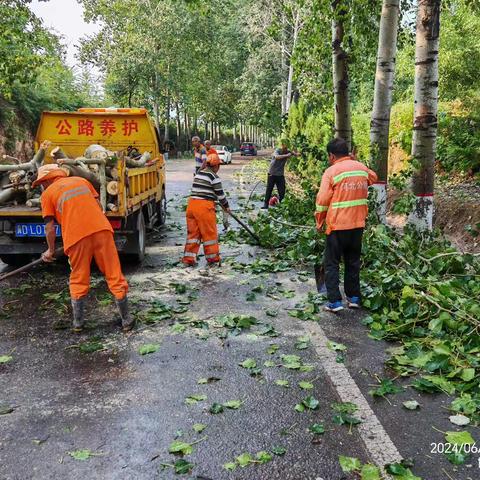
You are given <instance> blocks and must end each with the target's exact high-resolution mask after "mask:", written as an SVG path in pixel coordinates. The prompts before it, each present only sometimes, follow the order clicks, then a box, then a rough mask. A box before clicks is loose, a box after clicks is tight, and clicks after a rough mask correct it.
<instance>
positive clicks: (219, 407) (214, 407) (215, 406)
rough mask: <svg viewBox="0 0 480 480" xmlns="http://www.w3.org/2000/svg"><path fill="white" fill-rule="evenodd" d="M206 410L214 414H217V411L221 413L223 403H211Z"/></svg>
mask: <svg viewBox="0 0 480 480" xmlns="http://www.w3.org/2000/svg"><path fill="white" fill-rule="evenodd" d="M208 411H209V412H210V413H213V414H214V415H215V414H217V413H222V412H223V405H222V404H220V403H213V404H212V406H211V407H210V408H209V410H208Z"/></svg>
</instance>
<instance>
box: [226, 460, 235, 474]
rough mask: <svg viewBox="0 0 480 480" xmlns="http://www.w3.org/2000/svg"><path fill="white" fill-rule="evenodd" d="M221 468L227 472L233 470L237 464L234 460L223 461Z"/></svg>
mask: <svg viewBox="0 0 480 480" xmlns="http://www.w3.org/2000/svg"><path fill="white" fill-rule="evenodd" d="M223 468H224V469H225V470H227V471H229V472H233V471H234V470H235V469H236V468H237V464H236V463H235V462H228V463H224V464H223Z"/></svg>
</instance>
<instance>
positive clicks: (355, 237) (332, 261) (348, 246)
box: [324, 228, 363, 302]
mask: <svg viewBox="0 0 480 480" xmlns="http://www.w3.org/2000/svg"><path fill="white" fill-rule="evenodd" d="M362 236H363V228H354V229H352V230H334V231H333V232H331V233H330V235H327V242H326V246H325V258H324V265H325V285H326V287H327V296H328V301H329V302H337V301H339V300H341V299H342V294H341V293H340V288H339V283H340V273H339V270H340V261H341V259H342V257H343V261H344V264H345V276H344V282H343V283H344V288H345V295H346V296H347V297H360V256H361V254H362Z"/></svg>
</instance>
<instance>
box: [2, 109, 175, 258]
mask: <svg viewBox="0 0 480 480" xmlns="http://www.w3.org/2000/svg"><path fill="white" fill-rule="evenodd" d="M44 140H49V141H50V142H51V145H50V147H49V148H48V150H47V153H46V155H45V160H44V163H52V162H54V161H55V160H54V159H53V157H52V156H51V151H52V149H54V148H56V147H60V149H61V151H62V152H63V153H64V154H65V156H66V157H68V158H70V159H75V158H77V157H82V156H83V155H84V152H85V150H86V149H87V148H88V147H89V146H91V145H95V144H97V145H101V146H102V147H105V149H107V150H108V151H111V152H121V151H126V150H127V149H129V150H130V151H131V150H132V149H134V150H135V151H137V152H139V153H142V154H143V153H145V152H148V153H147V155H148V158H149V160H148V162H146V164H145V166H135V168H132V167H131V166H129V163H128V161H127V160H126V159H125V158H122V157H121V156H119V157H118V159H116V161H115V163H114V165H113V167H112V169H113V170H114V171H113V172H110V173H111V174H112V175H113V176H114V178H115V180H116V181H115V182H114V183H115V190H114V192H113V196H112V194H111V193H112V192H109V194H108V199H109V201H110V203H109V204H108V205H109V208H106V210H107V211H106V215H107V217H108V219H109V220H110V223H111V224H112V226H113V229H114V231H115V242H116V244H117V248H118V250H119V252H120V253H124V254H127V255H129V256H131V257H133V258H135V259H137V260H142V259H143V257H144V255H145V238H146V229H147V228H150V227H153V226H154V225H155V224H157V225H162V224H163V223H165V218H166V198H165V161H164V158H163V156H162V154H161V153H160V149H159V138H158V133H157V131H156V129H155V127H154V125H153V122H152V121H151V119H150V117H149V116H148V113H147V111H146V110H145V109H143V108H123V109H101V108H81V109H79V110H78V111H76V112H44V113H43V114H42V117H41V120H40V124H39V127H38V131H37V135H36V141H35V149H36V150H38V149H39V148H40V144H41V142H42V141H44ZM101 181H102V176H101V175H100V182H101ZM103 182H104V183H105V178H104V179H103ZM105 192H106V187H105V185H102V188H101V191H100V197H102V196H103V197H105V195H106V193H105ZM20 198H22V197H21V196H20ZM102 200H103V202H104V203H105V201H106V199H105V198H103V199H102ZM27 203H28V202H25V201H24V202H23V203H19V202H18V201H15V202H13V203H10V204H7V205H0V259H1V260H2V261H3V262H4V263H7V264H10V265H19V264H22V263H24V262H27V261H29V260H30V259H31V258H32V257H35V256H38V255H39V254H40V253H41V252H43V251H44V250H45V248H46V244H45V238H44V237H45V227H44V224H43V220H42V214H41V209H40V208H39V207H38V206H30V207H29V206H27ZM30 203H31V202H30ZM37 204H38V201H37ZM104 207H105V205H104ZM60 234H61V232H60V227H57V235H58V236H60Z"/></svg>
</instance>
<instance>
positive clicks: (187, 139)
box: [183, 108, 192, 150]
mask: <svg viewBox="0 0 480 480" xmlns="http://www.w3.org/2000/svg"><path fill="white" fill-rule="evenodd" d="M183 124H184V126H185V127H184V132H185V145H184V150H189V148H190V138H191V136H192V133H191V131H190V119H189V117H188V113H187V109H186V108H184V109H183Z"/></svg>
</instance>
